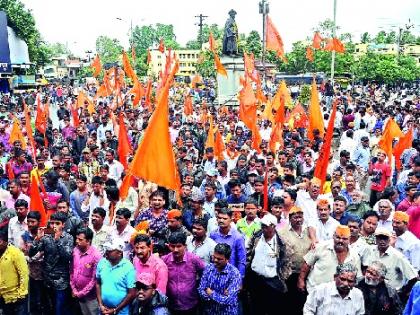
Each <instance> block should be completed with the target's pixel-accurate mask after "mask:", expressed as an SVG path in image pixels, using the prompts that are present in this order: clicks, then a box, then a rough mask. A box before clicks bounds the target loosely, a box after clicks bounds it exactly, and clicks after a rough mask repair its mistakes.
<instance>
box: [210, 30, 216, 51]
mask: <svg viewBox="0 0 420 315" xmlns="http://www.w3.org/2000/svg"><path fill="white" fill-rule="evenodd" d="M209 46H210V51H211V52H213V53H216V41H215V40H214V37H213V33H212V32H210V35H209Z"/></svg>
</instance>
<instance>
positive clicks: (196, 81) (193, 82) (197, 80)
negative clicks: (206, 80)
mask: <svg viewBox="0 0 420 315" xmlns="http://www.w3.org/2000/svg"><path fill="white" fill-rule="evenodd" d="M202 82H203V78H202V77H201V76H200V75H198V74H196V75H195V76H194V77H193V78H192V80H191V86H192V88H193V89H195V88H196V87H197V84H199V83H202Z"/></svg>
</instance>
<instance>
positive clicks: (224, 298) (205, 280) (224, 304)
mask: <svg viewBox="0 0 420 315" xmlns="http://www.w3.org/2000/svg"><path fill="white" fill-rule="evenodd" d="M240 285H241V275H240V273H239V270H238V269H237V268H235V267H234V266H233V265H231V264H229V263H228V264H227V265H226V266H225V268H224V269H223V270H222V271H220V272H219V270H218V269H217V268H216V267H215V266H214V264H210V265H207V266H206V269H204V273H203V276H202V277H201V282H200V286H199V287H198V293H199V294H200V297H201V298H202V299H203V300H204V301H205V303H204V314H206V315H207V314H208V315H237V314H238V292H239V288H240ZM207 288H210V289H211V290H212V291H213V293H212V294H211V295H208V294H207V293H206V289H207ZM225 293H227V294H225Z"/></svg>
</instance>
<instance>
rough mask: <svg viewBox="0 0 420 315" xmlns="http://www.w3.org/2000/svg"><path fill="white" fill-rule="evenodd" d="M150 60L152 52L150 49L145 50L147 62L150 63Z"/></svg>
mask: <svg viewBox="0 0 420 315" xmlns="http://www.w3.org/2000/svg"><path fill="white" fill-rule="evenodd" d="M151 61H152V54H151V53H150V49H148V50H147V61H146V63H147V64H150V62H151Z"/></svg>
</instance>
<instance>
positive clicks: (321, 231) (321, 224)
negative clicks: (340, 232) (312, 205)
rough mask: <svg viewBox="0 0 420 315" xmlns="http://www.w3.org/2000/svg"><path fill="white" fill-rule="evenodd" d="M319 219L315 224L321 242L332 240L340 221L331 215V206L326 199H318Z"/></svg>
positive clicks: (317, 236)
mask: <svg viewBox="0 0 420 315" xmlns="http://www.w3.org/2000/svg"><path fill="white" fill-rule="evenodd" d="M316 208H317V211H318V220H317V221H316V224H315V229H316V238H317V240H318V241H319V242H322V241H328V240H332V237H333V235H334V233H335V230H336V228H337V226H339V225H340V223H339V222H338V221H337V220H335V219H334V218H332V217H331V216H330V212H331V206H330V204H329V202H328V200H326V199H318V200H317V206H316Z"/></svg>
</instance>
